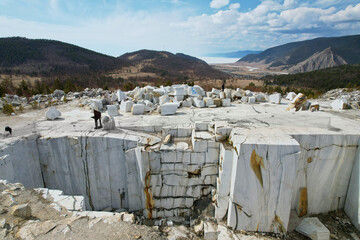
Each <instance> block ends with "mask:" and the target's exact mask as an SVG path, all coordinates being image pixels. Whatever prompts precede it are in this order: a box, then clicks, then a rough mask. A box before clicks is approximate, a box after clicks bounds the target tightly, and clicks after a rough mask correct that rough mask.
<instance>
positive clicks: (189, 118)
mask: <svg viewBox="0 0 360 240" xmlns="http://www.w3.org/2000/svg"><path fill="white" fill-rule="evenodd" d="M319 103H320V111H317V112H310V111H299V112H286V107H287V104H288V102H285V101H284V100H283V103H281V104H270V103H258V104H243V103H238V102H232V105H231V106H230V107H220V108H179V109H178V111H177V113H176V114H175V115H171V116H161V115H160V114H158V113H148V114H145V115H132V114H131V113H122V112H121V113H120V114H119V116H115V117H114V119H115V122H116V129H115V130H114V131H115V132H116V131H118V129H121V128H125V129H132V130H135V129H138V130H139V131H142V130H143V129H144V127H146V126H157V127H175V128H176V127H178V126H183V127H186V126H190V125H191V124H192V123H194V122H224V123H228V124H231V125H232V126H233V127H238V128H241V129H242V132H243V133H244V134H245V135H246V134H247V133H248V134H251V135H257V134H260V135H268V136H271V135H273V134H358V133H360V124H359V120H360V111H359V110H341V111H334V110H331V108H330V103H331V102H330V101H323V102H319ZM55 107H56V108H57V109H58V110H59V111H60V112H61V113H62V116H61V118H60V119H57V120H54V121H47V120H46V119H45V112H46V111H47V109H46V108H43V109H39V110H31V111H27V112H24V113H18V114H17V115H16V116H7V115H4V114H1V115H0V129H2V130H1V132H3V131H4V130H3V129H4V128H5V126H10V127H11V128H12V129H13V134H12V136H8V137H10V138H13V137H17V136H22V135H27V134H31V133H40V134H42V133H45V132H47V133H49V132H58V133H67V132H69V133H74V132H95V131H96V132H97V133H99V134H101V135H103V134H104V133H105V131H103V130H102V129H99V130H94V126H95V125H94V121H93V119H92V118H91V116H92V115H93V113H92V111H91V110H90V109H89V108H87V107H78V103H76V101H74V102H70V103H67V104H63V105H57V106H55ZM104 115H106V112H103V116H104Z"/></svg>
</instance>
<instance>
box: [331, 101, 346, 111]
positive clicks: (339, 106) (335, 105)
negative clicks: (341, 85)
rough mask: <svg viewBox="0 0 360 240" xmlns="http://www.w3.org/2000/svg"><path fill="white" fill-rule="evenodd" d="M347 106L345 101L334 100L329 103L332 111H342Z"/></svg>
mask: <svg viewBox="0 0 360 240" xmlns="http://www.w3.org/2000/svg"><path fill="white" fill-rule="evenodd" d="M347 106H348V101H347V100H346V99H336V100H335V101H333V102H332V103H331V108H332V109H333V110H343V109H346V108H347Z"/></svg>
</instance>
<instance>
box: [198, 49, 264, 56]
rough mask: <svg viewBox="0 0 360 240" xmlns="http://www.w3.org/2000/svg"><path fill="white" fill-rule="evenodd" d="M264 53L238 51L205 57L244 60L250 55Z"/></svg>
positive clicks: (210, 54) (211, 54)
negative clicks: (243, 58)
mask: <svg viewBox="0 0 360 240" xmlns="http://www.w3.org/2000/svg"><path fill="white" fill-rule="evenodd" d="M261 52H262V51H251V50H246V51H237V52H226V53H209V54H206V55H205V56H204V57H222V58H242V57H245V56H246V55H249V54H258V53H261Z"/></svg>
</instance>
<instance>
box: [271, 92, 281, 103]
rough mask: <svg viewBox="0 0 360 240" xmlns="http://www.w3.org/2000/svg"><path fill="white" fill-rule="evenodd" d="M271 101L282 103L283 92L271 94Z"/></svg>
mask: <svg viewBox="0 0 360 240" xmlns="http://www.w3.org/2000/svg"><path fill="white" fill-rule="evenodd" d="M269 102H271V103H276V104H280V103H281V94H280V93H274V94H271V95H270V96H269Z"/></svg>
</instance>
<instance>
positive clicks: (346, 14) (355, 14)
mask: <svg viewBox="0 0 360 240" xmlns="http://www.w3.org/2000/svg"><path fill="white" fill-rule="evenodd" d="M321 20H322V21H329V22H343V21H360V3H359V4H358V5H356V6H352V5H350V6H347V7H346V8H345V9H344V10H341V11H338V12H337V13H335V14H332V15H325V16H322V17H321Z"/></svg>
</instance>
